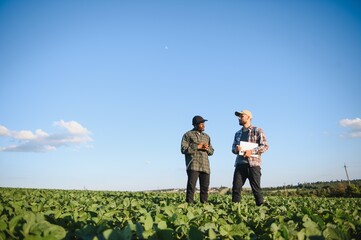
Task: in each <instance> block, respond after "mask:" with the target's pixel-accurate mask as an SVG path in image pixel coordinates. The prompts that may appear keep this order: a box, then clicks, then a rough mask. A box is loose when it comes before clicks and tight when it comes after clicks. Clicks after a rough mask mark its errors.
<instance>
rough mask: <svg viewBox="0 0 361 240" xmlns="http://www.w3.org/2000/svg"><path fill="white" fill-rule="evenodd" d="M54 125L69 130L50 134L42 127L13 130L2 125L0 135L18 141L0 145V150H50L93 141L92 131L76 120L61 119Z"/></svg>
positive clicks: (77, 145)
mask: <svg viewBox="0 0 361 240" xmlns="http://www.w3.org/2000/svg"><path fill="white" fill-rule="evenodd" d="M53 125H54V126H59V127H61V128H64V129H66V130H67V132H66V133H60V134H59V133H52V134H48V133H46V132H45V131H43V130H41V129H37V130H36V131H35V132H32V131H30V130H20V131H11V130H9V129H7V128H6V127H5V126H3V125H0V137H6V138H10V139H11V141H12V142H14V140H16V141H17V143H16V144H12V145H9V146H5V147H2V146H0V152H49V151H55V150H56V149H58V148H59V147H62V146H65V147H72V146H75V147H79V146H82V145H84V144H87V143H89V142H91V141H93V139H92V138H91V137H90V135H91V132H90V131H88V129H86V128H85V127H83V126H82V125H81V124H80V123H78V122H76V121H69V122H66V121H64V120H60V121H57V122H54V124H53Z"/></svg>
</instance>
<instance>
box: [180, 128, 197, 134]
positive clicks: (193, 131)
mask: <svg viewBox="0 0 361 240" xmlns="http://www.w3.org/2000/svg"><path fill="white" fill-rule="evenodd" d="M195 132H196V131H195V130H193V129H192V130H189V131H187V132H185V133H184V134H183V135H184V136H186V135H191V134H194V133H195Z"/></svg>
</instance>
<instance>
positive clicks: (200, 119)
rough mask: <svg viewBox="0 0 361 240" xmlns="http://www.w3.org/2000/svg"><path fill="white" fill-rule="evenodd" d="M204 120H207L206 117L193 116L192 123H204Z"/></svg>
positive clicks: (194, 124)
mask: <svg viewBox="0 0 361 240" xmlns="http://www.w3.org/2000/svg"><path fill="white" fill-rule="evenodd" d="M205 121H208V120H207V119H204V118H202V117H201V116H194V117H193V119H192V125H193V126H196V125H198V124H200V123H204V122H205Z"/></svg>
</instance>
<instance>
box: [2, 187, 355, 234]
mask: <svg viewBox="0 0 361 240" xmlns="http://www.w3.org/2000/svg"><path fill="white" fill-rule="evenodd" d="M198 197H199V196H196V199H197V198H198ZM266 201H267V204H265V205H263V206H260V207H257V206H256V205H255V203H254V200H253V197H252V196H251V195H245V196H244V197H243V199H242V202H241V203H232V202H231V196H230V195H221V194H210V198H209V203H207V204H200V203H195V204H192V205H189V204H187V203H185V194H184V193H182V192H180V193H159V192H149V193H142V192H111V191H85V190H84V191H76V190H42V189H15V188H0V239H26V240H35V239H92V240H96V239H111V240H112V239H361V199H360V198H317V197H315V198H307V197H281V196H269V197H266Z"/></svg>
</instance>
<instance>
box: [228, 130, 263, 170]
mask: <svg viewBox="0 0 361 240" xmlns="http://www.w3.org/2000/svg"><path fill="white" fill-rule="evenodd" d="M248 130H249V132H248V142H253V143H258V147H256V148H254V149H252V151H251V152H252V155H258V156H257V157H249V158H248V163H249V165H250V166H251V167H254V166H261V163H262V159H261V155H262V153H264V152H266V151H267V150H268V143H267V140H266V136H265V135H264V132H263V130H262V129H261V128H258V127H255V126H252V125H251V126H249V127H248ZM243 131H244V129H243V127H242V129H241V130H239V131H238V132H236V134H235V136H234V141H233V145H232V152H233V153H234V154H237V158H236V162H235V165H237V164H241V163H243V162H244V157H243V156H241V155H238V152H237V149H236V146H237V145H239V142H240V141H241V139H242V132H243Z"/></svg>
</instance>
